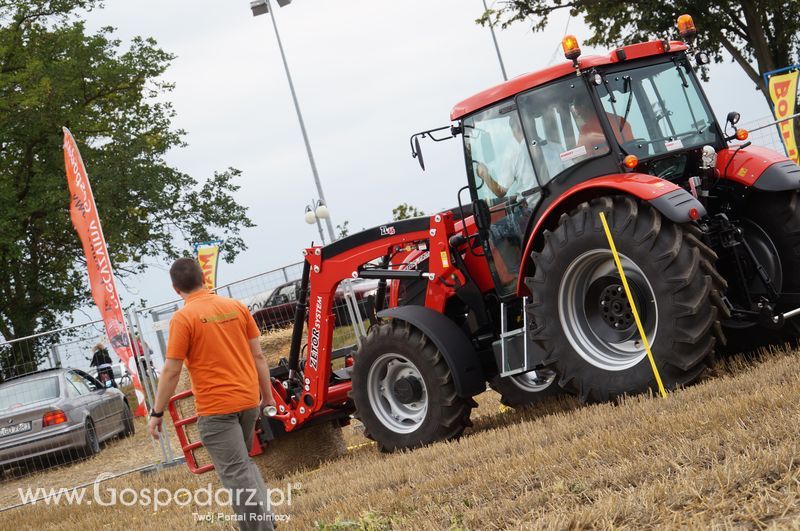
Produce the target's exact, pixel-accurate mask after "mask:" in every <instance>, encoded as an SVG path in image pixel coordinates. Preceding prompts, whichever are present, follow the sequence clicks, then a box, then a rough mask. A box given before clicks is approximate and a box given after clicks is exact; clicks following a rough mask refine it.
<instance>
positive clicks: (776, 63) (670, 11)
mask: <svg viewBox="0 0 800 531" xmlns="http://www.w3.org/2000/svg"><path fill="white" fill-rule="evenodd" d="M563 9H568V10H569V11H570V14H571V15H572V16H573V17H577V16H581V17H583V18H584V20H585V21H586V23H587V24H588V25H589V27H590V28H591V31H592V35H591V37H590V38H589V39H587V40H586V43H587V44H590V45H604V46H618V45H622V44H630V43H634V42H641V41H643V40H648V39H652V38H669V37H672V38H675V37H676V34H677V31H676V29H675V21H676V19H677V18H678V16H679V15H681V14H683V13H688V14H690V15H692V17H693V18H694V21H695V24H696V25H697V28H698V34H697V41H696V47H697V48H698V49H701V50H703V51H705V52H706V53H708V54H709V55H710V56H711V57H712V58H713V59H714V60H715V61H716V62H721V61H722V60H723V59H724V54H723V52H728V54H730V56H732V57H733V59H734V60H735V61H736V63H737V64H738V65H739V66H740V67H741V68H742V69H743V70H744V72H745V73H746V74H747V75H748V77H749V78H750V79H751V80H752V81H753V82H754V83H755V84H756V85H757V86H758V88H759V89H761V90H762V92H763V94H764V96H765V97H766V98H769V95H768V93H767V91H766V89H765V87H764V83H763V80H762V78H761V74H763V73H764V72H768V71H771V70H776V69H778V68H782V67H785V66H790V65H792V64H795V63H797V62H798V60H799V58H798V53H799V52H800V16H798V2H797V0H720V1H698V0H638V1H636V2H621V1H613V0H511V1H505V2H498V7H497V9H495V10H489V11H487V12H486V13H484V14H483V16H482V17H481V18H480V19H478V21H479V22H481V23H484V24H486V23H488V22H489V21H492V22H499V23H500V24H501V25H502V26H503V27H505V26H507V25H509V24H512V23H515V22H522V21H526V22H528V23H531V24H532V29H533V30H534V31H539V30H542V29H543V28H544V27H545V26H546V25H547V22H548V19H549V16H550V15H551V14H553V13H554V12H556V11H559V10H563Z"/></svg>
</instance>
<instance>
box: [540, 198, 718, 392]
mask: <svg viewBox="0 0 800 531" xmlns="http://www.w3.org/2000/svg"><path fill="white" fill-rule="evenodd" d="M600 212H604V213H605V216H606V218H607V220H608V223H609V226H610V229H611V232H612V235H613V237H614V241H615V244H616V247H617V250H618V252H619V257H620V261H621V262H622V266H623V269H624V271H625V276H626V278H627V281H628V284H629V286H630V288H631V292H632V298H633V301H634V304H635V306H636V308H637V310H638V312H639V317H640V320H641V322H642V327H643V329H644V332H645V334H646V336H647V339H648V342H649V344H650V345H651V347H652V348H651V350H652V353H653V356H654V358H655V362H656V365H657V367H658V369H659V373H660V376H661V378H662V380H663V383H664V385H665V386H666V387H667V388H675V387H678V386H681V385H686V384H689V383H691V382H693V381H695V380H696V379H697V378H698V377H699V376H700V374H701V373H702V372H703V370H704V369H705V367H706V365H707V363H708V360H709V357H710V356H711V354H712V353H713V351H714V346H715V344H716V342H717V340H723V341H724V335H723V333H722V328H721V326H720V322H719V317H718V314H719V312H720V311H721V309H722V308H723V306H722V300H721V297H720V295H719V294H720V293H721V292H722V290H724V288H725V281H724V279H723V278H722V277H721V276H720V275H719V273H717V271H716V270H715V269H714V261H715V260H716V255H715V254H714V252H713V251H712V250H711V249H709V248H708V247H707V246H705V245H704V244H703V243H702V242H701V241H700V240H699V239H698V238H697V234H696V230H695V229H693V228H692V227H689V226H682V225H676V224H673V223H671V222H670V221H669V220H667V219H665V218H663V217H662V216H661V214H660V213H659V212H658V211H657V210H655V209H654V208H652V207H650V206H649V205H646V204H642V203H639V202H637V201H635V200H634V199H633V198H631V197H626V196H616V197H613V198H612V197H603V198H599V199H595V200H593V201H592V202H591V203H583V204H581V205H580V206H578V208H576V209H575V210H574V211H573V212H572V213H570V214H569V215H567V214H564V215H562V217H561V219H560V220H559V223H558V226H557V227H556V228H555V230H553V231H547V232H545V234H544V246H543V248H542V250H541V252H538V253H534V255H533V263H534V267H535V275H534V276H533V277H529V278H528V279H526V283H527V285H528V287H529V289H530V291H531V293H532V298H531V302H530V303H529V311H530V315H531V317H532V319H533V321H534V322H535V327H534V333H533V339H534V340H535V341H537V342H539V344H540V345H541V346H542V347H543V348H544V350H545V351H546V352H547V356H546V358H545V365H546V366H548V368H552V369H553V370H555V372H556V373H557V374H558V375H559V378H560V379H559V385H561V386H562V387H563V388H564V389H565V390H567V391H569V392H571V393H573V394H576V395H578V396H579V397H580V398H581V400H583V401H589V402H601V401H606V400H609V399H613V398H615V397H618V396H621V395H624V394H635V393H642V392H645V391H647V390H648V389H655V388H656V380H655V376H654V374H653V371H652V368H651V365H650V362H649V360H648V359H647V352H646V350H645V347H644V344H643V341H642V339H641V336H640V334H639V330H638V327H637V325H636V322H635V319H634V317H633V312H632V308H631V305H630V303H629V301H628V297H627V295H626V293H625V291H624V288H623V285H622V281H621V278H620V276H619V273H618V270H617V267H616V264H615V262H614V258H613V255H612V253H611V251H610V248H609V243H608V240H607V238H606V235H605V232H604V230H603V227H602V224H601V221H600Z"/></svg>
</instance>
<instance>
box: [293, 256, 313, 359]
mask: <svg viewBox="0 0 800 531" xmlns="http://www.w3.org/2000/svg"><path fill="white" fill-rule="evenodd" d="M310 272H311V265H310V264H309V263H308V260H306V261H305V262H304V263H303V277H302V279H301V280H300V295H299V296H298V298H297V306H296V307H295V309H294V328H292V344H291V346H290V347H289V373H290V374H293V373H295V372H297V371H298V370H300V344H301V342H302V340H303V326H304V325H305V322H306V313H307V310H308V277H309V274H310Z"/></svg>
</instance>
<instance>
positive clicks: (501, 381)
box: [489, 369, 563, 408]
mask: <svg viewBox="0 0 800 531" xmlns="http://www.w3.org/2000/svg"><path fill="white" fill-rule="evenodd" d="M557 380H558V375H557V374H556V373H555V372H554V371H552V370H550V369H542V370H538V371H529V372H524V373H522V374H515V375H513V376H506V377H502V376H500V375H499V374H498V375H497V376H495V377H494V378H492V380H491V381H490V382H489V386H490V387H491V388H492V389H494V390H495V391H496V392H498V393H499V394H500V402H501V403H502V404H503V405H505V406H508V407H513V408H521V407H526V406H530V405H533V404H536V403H537V402H541V401H542V400H544V399H545V398H548V397H551V396H556V395H560V394H563V391H562V390H561V387H559V386H558V383H557Z"/></svg>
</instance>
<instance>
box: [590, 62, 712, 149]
mask: <svg viewBox="0 0 800 531" xmlns="http://www.w3.org/2000/svg"><path fill="white" fill-rule="evenodd" d="M603 80H604V82H603V83H602V84H601V85H600V86H599V87H598V88H597V91H598V94H599V96H600V100H601V101H602V102H603V108H604V110H605V112H606V115H607V117H608V120H609V122H610V123H611V128H612V129H613V130H614V132H615V134H616V136H617V140H618V141H619V142H620V145H621V146H622V148H623V150H625V151H626V152H627V153H630V154H632V155H636V156H637V157H639V158H640V159H643V158H647V157H651V156H654V155H661V154H665V153H669V152H672V151H676V150H681V149H685V148H693V147H698V146H701V145H705V144H712V143H714V142H715V141H716V139H717V137H716V134H717V133H716V127H715V121H714V115H713V114H712V113H711V110H710V109H709V108H708V105H707V104H706V101H705V98H704V97H703V95H702V93H701V92H700V87H699V86H698V83H697V79H696V78H695V76H694V75H693V74H692V71H691V68H690V67H689V64H688V61H686V60H685V59H684V60H677V61H675V62H673V61H670V62H667V63H661V64H657V65H651V66H645V67H640V68H632V69H629V70H621V71H618V72H613V73H608V74H606V75H605V76H604V78H603Z"/></svg>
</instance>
